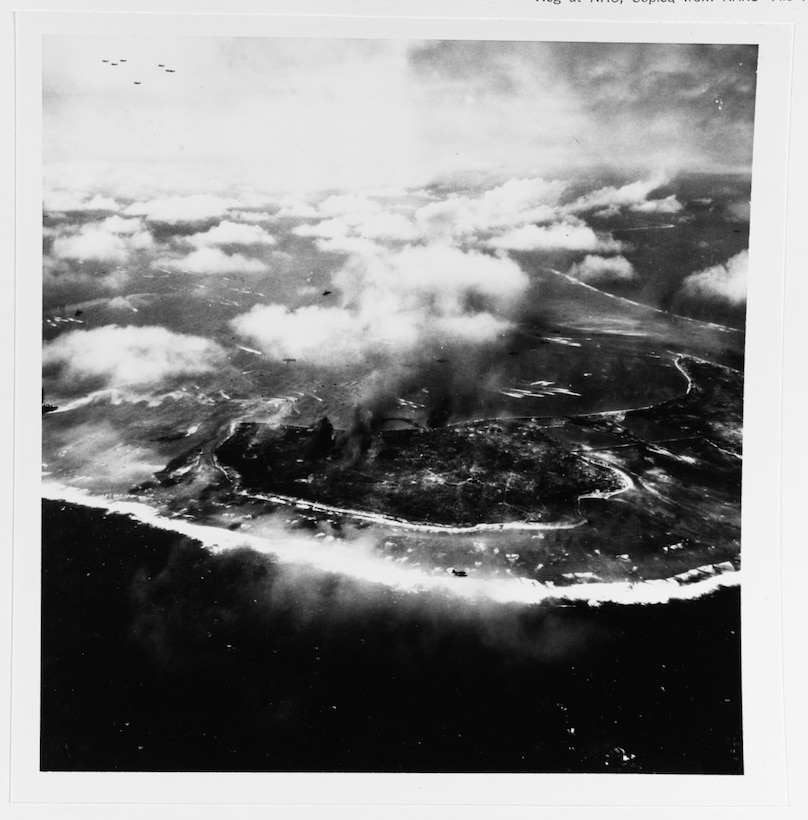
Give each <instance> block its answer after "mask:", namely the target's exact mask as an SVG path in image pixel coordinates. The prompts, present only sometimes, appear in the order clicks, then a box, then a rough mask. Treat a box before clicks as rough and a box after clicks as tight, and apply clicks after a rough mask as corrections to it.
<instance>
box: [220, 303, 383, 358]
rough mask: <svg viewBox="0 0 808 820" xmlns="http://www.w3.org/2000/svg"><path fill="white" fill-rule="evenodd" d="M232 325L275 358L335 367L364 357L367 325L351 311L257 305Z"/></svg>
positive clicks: (328, 308)
mask: <svg viewBox="0 0 808 820" xmlns="http://www.w3.org/2000/svg"><path fill="white" fill-rule="evenodd" d="M231 325H232V327H233V329H234V330H235V331H236V333H238V335H239V336H241V337H242V338H244V339H246V340H247V341H249V342H251V343H252V344H256V345H258V346H259V347H260V348H261V350H263V352H264V353H266V355H267V356H270V357H271V358H274V359H289V358H291V359H299V360H300V361H304V362H310V363H313V364H318V365H321V366H324V367H333V366H335V365H338V364H341V363H344V362H346V360H357V359H361V358H363V357H364V354H365V352H366V351H367V346H366V345H367V341H368V340H367V338H366V328H364V327H361V326H359V324H358V323H357V321H356V317H355V316H354V314H353V313H352V312H351V311H348V310H344V309H342V308H331V307H327V308H324V307H318V306H316V305H315V306H310V307H304V308H300V309H299V310H297V311H290V310H289V309H288V308H287V307H285V306H284V305H256V306H255V307H253V308H252V310H250V311H249V312H248V313H245V314H242V315H241V316H237V317H236V318H235V319H234V320H233V321H232V322H231Z"/></svg>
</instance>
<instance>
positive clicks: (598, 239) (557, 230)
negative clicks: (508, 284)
mask: <svg viewBox="0 0 808 820" xmlns="http://www.w3.org/2000/svg"><path fill="white" fill-rule="evenodd" d="M487 245H488V247H490V248H497V249H500V250H511V251H536V250H547V251H549V250H565V251H602V252H607V253H613V252H617V251H619V250H621V248H622V244H621V243H620V242H618V241H617V240H615V239H613V238H612V237H611V236H608V235H603V234H596V233H595V232H594V231H593V230H592V228H590V227H589V226H588V225H584V224H582V223H572V222H560V223H557V224H554V225H548V226H538V225H524V226H522V227H521V228H514V229H513V230H512V231H508V232H507V233H505V234H504V235H502V236H498V237H495V238H493V239H491V240H489V241H488V243H487Z"/></svg>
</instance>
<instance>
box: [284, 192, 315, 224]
mask: <svg viewBox="0 0 808 820" xmlns="http://www.w3.org/2000/svg"><path fill="white" fill-rule="evenodd" d="M275 216H276V217H279V218H283V217H287V218H290V219H316V218H317V217H318V216H320V212H319V211H318V210H317V209H316V208H315V207H314V206H313V205H310V204H309V203H308V202H302V201H300V200H297V199H294V198H293V197H285V198H284V199H282V200H281V207H280V210H279V211H278V213H277V214H275Z"/></svg>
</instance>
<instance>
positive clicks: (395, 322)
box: [232, 237, 528, 366]
mask: <svg viewBox="0 0 808 820" xmlns="http://www.w3.org/2000/svg"><path fill="white" fill-rule="evenodd" d="M332 242H337V243H342V245H341V249H342V250H344V251H346V252H350V253H351V256H350V258H349V259H348V261H347V262H346V264H345V266H344V267H343V268H342V269H341V270H340V271H339V272H337V273H336V274H335V275H334V277H333V284H334V288H335V290H337V291H338V295H339V299H340V304H339V306H338V307H327V308H324V307H319V306H310V307H304V308H300V309H298V310H295V311H291V310H288V309H287V308H286V307H284V306H282V305H266V306H256V307H254V308H253V309H252V310H251V311H249V312H248V313H246V314H243V315H242V316H239V317H237V318H236V319H234V320H233V322H232V327H233V328H234V329H235V331H236V332H237V333H238V334H239V335H240V336H242V337H243V338H245V339H246V340H248V341H249V343H251V344H254V345H257V346H258V347H259V348H260V349H261V350H262V351H263V352H264V353H266V354H267V355H268V356H270V357H272V358H276V359H284V358H294V359H299V360H301V361H306V362H310V363H314V364H318V365H322V366H334V365H337V364H344V363H346V362H349V363H350V362H352V363H355V362H358V361H363V360H366V359H368V358H376V359H379V360H380V361H381V362H387V363H389V364H390V365H393V364H394V363H396V362H400V361H402V360H408V359H411V358H413V357H414V358H419V357H420V356H422V355H424V353H423V350H424V349H426V348H429V349H431V348H432V347H433V346H435V345H463V346H465V347H468V346H469V345H471V346H476V345H481V344H488V343H490V342H491V341H493V340H495V339H496V338H498V337H499V336H500V335H501V334H502V333H504V332H505V331H506V330H508V329H509V328H510V327H511V326H512V323H511V319H510V315H511V311H512V310H514V309H516V308H517V307H518V303H519V299H520V297H521V296H522V294H523V293H524V292H525V290H526V288H527V285H528V278H527V276H526V274H525V273H524V272H523V271H522V270H521V268H520V267H519V266H518V265H517V264H516V263H515V262H514V261H513V260H511V259H506V258H499V257H493V256H489V255H487V254H482V253H476V252H472V253H464V252H463V251H461V250H459V249H458V248H455V247H452V246H450V245H429V246H414V247H410V246H408V247H405V248H403V249H402V250H400V251H398V252H395V253H389V252H388V251H386V250H385V249H384V248H382V247H380V246H379V245H375V244H373V243H372V242H369V241H368V240H366V239H360V238H350V237H349V238H340V239H337V240H321V243H322V244H328V245H329V246H330V243H332ZM318 244H319V243H318ZM349 249H350V250H349Z"/></svg>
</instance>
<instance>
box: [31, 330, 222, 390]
mask: <svg viewBox="0 0 808 820" xmlns="http://www.w3.org/2000/svg"><path fill="white" fill-rule="evenodd" d="M224 362H225V353H224V351H223V350H222V348H221V347H219V345H217V344H216V343H215V342H214V341H212V340H210V339H204V338H202V337H200V336H188V335H185V334H182V333H172V332H171V331H170V330H167V329H166V328H164V327H131V326H127V327H120V326H118V325H106V326H104V327H99V328H94V329H92V330H75V331H71V332H69V333H63V334H62V335H61V336H58V337H57V338H56V339H54V340H53V341H51V342H48V343H47V344H46V345H45V349H44V351H43V366H44V367H45V368H55V369H57V371H58V374H59V379H60V380H61V381H62V382H63V383H65V384H71V386H72V383H76V382H79V383H81V382H85V381H92V382H102V383H103V384H104V386H106V387H110V388H121V387H131V386H140V387H143V386H146V387H154V386H157V385H159V384H161V383H162V382H165V381H166V380H169V379H174V378H177V377H181V376H195V375H199V374H203V373H208V372H212V371H214V370H216V369H218V368H220V367H221V366H222V365H223V364H224Z"/></svg>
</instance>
